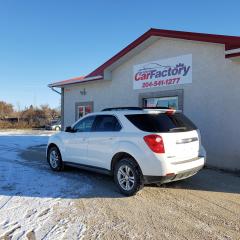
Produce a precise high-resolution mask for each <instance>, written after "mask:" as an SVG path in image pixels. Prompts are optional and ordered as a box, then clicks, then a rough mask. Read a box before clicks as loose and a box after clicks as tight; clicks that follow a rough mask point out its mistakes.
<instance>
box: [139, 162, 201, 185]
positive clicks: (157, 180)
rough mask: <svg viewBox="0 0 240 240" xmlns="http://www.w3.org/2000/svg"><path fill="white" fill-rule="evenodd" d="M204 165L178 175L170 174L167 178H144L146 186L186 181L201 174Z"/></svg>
mask: <svg viewBox="0 0 240 240" xmlns="http://www.w3.org/2000/svg"><path fill="white" fill-rule="evenodd" d="M203 166H204V165H202V166H199V167H195V168H191V169H188V170H184V171H180V172H178V173H177V174H168V175H166V176H143V179H144V184H151V183H168V182H174V181H178V180H182V179H186V178H189V177H192V176H193V175H195V174H196V173H197V172H199V171H200V170H201V169H202V168H203Z"/></svg>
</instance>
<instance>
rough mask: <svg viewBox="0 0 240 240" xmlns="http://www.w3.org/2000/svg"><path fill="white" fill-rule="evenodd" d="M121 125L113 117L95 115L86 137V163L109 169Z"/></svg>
mask: <svg viewBox="0 0 240 240" xmlns="http://www.w3.org/2000/svg"><path fill="white" fill-rule="evenodd" d="M120 130H121V125H120V123H119V121H118V119H117V118H116V117H115V116H113V115H107V114H103V115H97V116H96V119H95V124H94V127H93V131H92V132H91V133H89V137H88V161H89V164H90V165H92V166H96V167H100V168H105V169H109V166H110V165H111V160H112V156H113V151H114V149H113V148H114V146H115V144H116V142H117V141H118V138H119V131H120Z"/></svg>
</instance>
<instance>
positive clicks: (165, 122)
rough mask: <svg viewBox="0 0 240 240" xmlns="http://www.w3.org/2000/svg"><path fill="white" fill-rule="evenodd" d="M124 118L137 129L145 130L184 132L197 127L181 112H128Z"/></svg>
mask: <svg viewBox="0 0 240 240" xmlns="http://www.w3.org/2000/svg"><path fill="white" fill-rule="evenodd" d="M125 116H126V118H127V119H128V120H129V121H130V122H131V123H132V124H133V125H135V126H136V127H137V128H138V129H140V130H142V131H145V132H155V133H163V132H185V131H192V130H195V129H197V127H196V126H195V125H194V123H192V121H190V120H189V119H188V118H187V117H186V116H184V115H183V114H182V113H175V114H171V115H170V114H166V113H158V114H130V115H125Z"/></svg>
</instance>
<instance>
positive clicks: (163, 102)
mask: <svg viewBox="0 0 240 240" xmlns="http://www.w3.org/2000/svg"><path fill="white" fill-rule="evenodd" d="M143 107H168V108H173V109H179V108H178V96H175V97H154V98H144V99H143Z"/></svg>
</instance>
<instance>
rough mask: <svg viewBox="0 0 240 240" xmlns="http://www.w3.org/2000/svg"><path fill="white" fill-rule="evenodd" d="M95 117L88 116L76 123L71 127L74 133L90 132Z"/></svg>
mask: <svg viewBox="0 0 240 240" xmlns="http://www.w3.org/2000/svg"><path fill="white" fill-rule="evenodd" d="M94 120H95V116H89V117H86V118H84V119H83V120H81V121H79V122H78V123H76V125H75V126H74V127H73V130H74V131H75V132H91V131H92V126H93V122H94Z"/></svg>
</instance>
